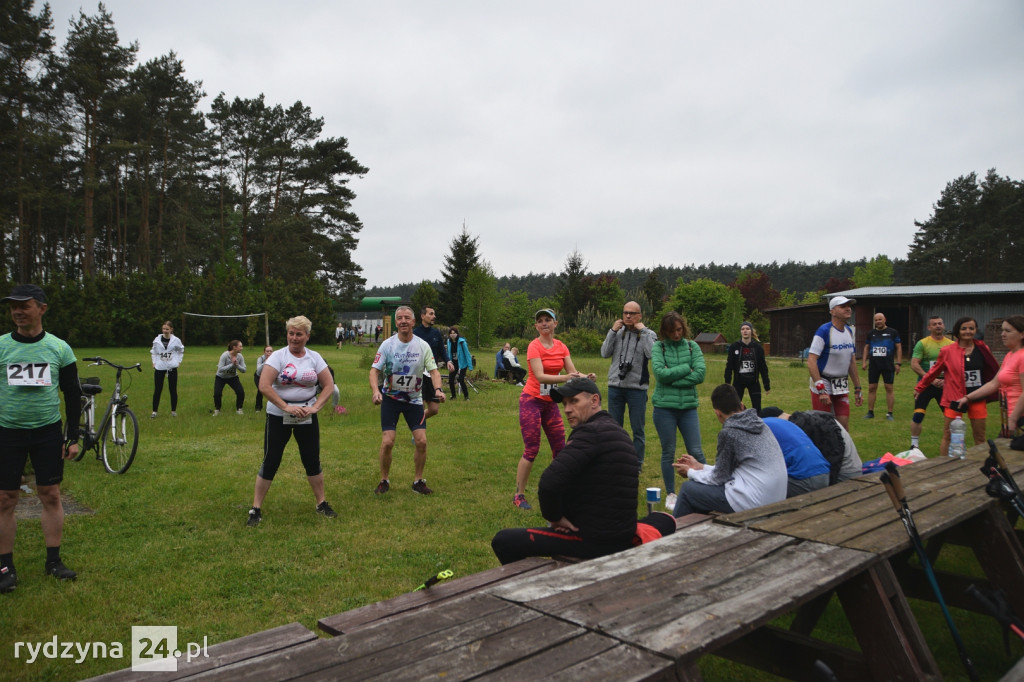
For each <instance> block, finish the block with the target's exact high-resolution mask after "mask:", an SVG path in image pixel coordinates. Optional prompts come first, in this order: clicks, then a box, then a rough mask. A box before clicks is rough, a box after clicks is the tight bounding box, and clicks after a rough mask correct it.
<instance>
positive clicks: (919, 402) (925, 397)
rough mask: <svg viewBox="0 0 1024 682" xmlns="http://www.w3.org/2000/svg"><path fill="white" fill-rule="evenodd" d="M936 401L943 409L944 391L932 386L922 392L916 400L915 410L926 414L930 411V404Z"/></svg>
mask: <svg viewBox="0 0 1024 682" xmlns="http://www.w3.org/2000/svg"><path fill="white" fill-rule="evenodd" d="M932 400H934V401H935V402H936V404H937V405H938V406H939V407H942V389H941V388H939V387H938V386H936V385H935V384H932V385H931V386H929V387H928V388H926V389H924V390H923V391H921V394H920V395H918V396H917V398H916V399H914V410H915V411H916V410H920V411H922V412H924V411H925V410H927V409H928V403H929V402H931V401H932Z"/></svg>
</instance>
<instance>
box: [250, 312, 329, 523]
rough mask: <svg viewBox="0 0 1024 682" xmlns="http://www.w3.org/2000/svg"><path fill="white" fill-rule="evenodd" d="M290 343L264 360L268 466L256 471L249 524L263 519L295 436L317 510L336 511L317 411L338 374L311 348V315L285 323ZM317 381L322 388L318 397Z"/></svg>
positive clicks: (262, 384) (262, 385)
mask: <svg viewBox="0 0 1024 682" xmlns="http://www.w3.org/2000/svg"><path fill="white" fill-rule="evenodd" d="M285 327H286V329H287V330H288V345H287V346H286V347H284V348H282V349H280V350H277V351H274V352H273V353H272V354H271V355H270V357H269V358H267V360H266V362H265V363H264V364H263V370H262V372H261V373H260V392H261V393H263V395H264V396H266V398H267V425H266V428H265V429H264V431H263V465H262V466H261V467H260V471H259V473H258V474H257V475H256V487H255V490H254V491H253V498H252V509H250V510H249V521H248V525H250V526H255V525H257V524H259V522H260V521H261V520H262V518H263V513H262V506H263V499H264V498H265V497H266V496H267V491H268V490H270V484H271V483H272V482H273V480H274V476H275V475H276V474H277V469H278V467H279V466H281V458H282V456H283V455H284V447H285V445H287V444H288V441H289V440H290V439H291V437H292V436H295V442H296V444H297V445H298V446H299V457H300V458H301V459H302V466H303V467H304V468H305V470H306V477H307V479H308V480H309V486H310V487H311V488H312V489H313V495H314V497H316V511H317V513H318V514H321V515H322V516H326V517H327V518H334V517H336V516H337V513H335V511H334V510H333V509H331V505H329V504H328V503H327V500H326V499H325V498H324V474H323V468H321V466H320V425H319V423H318V422H317V413H318V412H319V411H320V408H322V407H323V406H324V405H325V404H326V403H327V401H328V400H329V399H330V397H331V394H332V393H333V389H334V379H333V377H331V371H330V370H329V369H328V367H327V363H326V362H325V361H324V359H323V358H322V357H321V356H320V354H319V353H317V352H316V351H313V350H309V349H308V348H306V342H307V341H309V333H310V331H311V330H312V328H313V325H312V323H311V322H310V321H309V319H308V318H306V317H303V316H301V315H300V316H298V317H293V318H292V319H290V320H288V322H286V323H285ZM317 382H319V383H320V385H321V386H322V387H323V392H321V393H320V395H319V396H317V390H316V386H317Z"/></svg>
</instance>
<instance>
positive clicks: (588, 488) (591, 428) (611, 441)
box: [537, 410, 640, 547]
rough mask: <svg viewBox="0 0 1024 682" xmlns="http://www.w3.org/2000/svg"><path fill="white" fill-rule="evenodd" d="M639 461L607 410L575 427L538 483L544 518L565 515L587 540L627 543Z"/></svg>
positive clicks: (633, 515) (633, 518)
mask: <svg viewBox="0 0 1024 682" xmlns="http://www.w3.org/2000/svg"><path fill="white" fill-rule="evenodd" d="M639 489H640V465H639V463H638V462H637V458H636V451H635V450H634V449H633V439H632V438H630V436H629V434H628V433H626V432H625V430H623V428H622V427H621V426H619V425H618V424H617V423H616V422H615V420H614V419H612V416H611V415H610V414H608V412H606V411H605V410H601V411H599V412H596V413H595V414H594V415H593V416H591V417H590V419H588V420H587V421H585V422H583V423H582V424H580V425H578V426H577V427H576V428H575V429H573V431H572V434H571V435H570V436H569V441H568V442H567V443H566V444H565V447H564V448H562V451H561V452H559V453H558V457H556V458H555V459H554V460H553V461H552V462H551V465H550V466H549V467H548V468H547V469H545V470H544V473H543V474H542V475H541V477H540V483H539V484H538V486H537V498H538V500H539V501H540V510H541V513H542V514H543V515H544V518H545V519H547V520H548V521H558V520H559V519H561V518H562V517H563V516H564V517H565V518H567V519H569V520H570V521H571V522H572V523H573V525H574V526H576V527H577V528H579V529H580V534H581V535H582V536H583V538H584V539H585V540H593V541H595V542H605V543H609V544H618V543H621V544H623V546H624V547H629V546H631V544H632V542H633V536H634V534H635V533H636V501H637V495H638V491H639Z"/></svg>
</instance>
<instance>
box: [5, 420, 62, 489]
mask: <svg viewBox="0 0 1024 682" xmlns="http://www.w3.org/2000/svg"><path fill="white" fill-rule="evenodd" d="M0 453H2V454H0V490H17V489H19V488H20V487H21V476H22V474H23V473H25V462H26V461H27V460H28V459H31V460H32V468H33V469H34V470H35V472H36V485H57V484H58V483H60V482H61V481H63V480H64V429H62V428H61V424H60V422H59V421H57V422H54V423H53V424H50V425H49V426H41V427H39V428H38V429H6V428H3V427H0Z"/></svg>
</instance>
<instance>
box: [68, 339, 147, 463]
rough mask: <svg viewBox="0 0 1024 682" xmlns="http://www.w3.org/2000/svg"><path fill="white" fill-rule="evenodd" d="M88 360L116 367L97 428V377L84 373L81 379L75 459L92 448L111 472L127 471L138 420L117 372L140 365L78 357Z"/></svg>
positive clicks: (98, 382)
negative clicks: (80, 443) (129, 365)
mask: <svg viewBox="0 0 1024 682" xmlns="http://www.w3.org/2000/svg"><path fill="white" fill-rule="evenodd" d="M82 359H83V361H85V362H91V363H92V365H90V366H97V365H110V366H111V367H113V368H115V369H116V370H117V376H116V377H115V379H114V392H113V393H112V394H111V395H110V402H109V403H108V404H107V411H106V413H105V414H104V415H103V421H102V422H101V423H100V425H99V428H98V429H95V430H93V427H94V426H95V424H96V396H97V395H99V394H100V393H102V392H103V388H102V387H100V380H99V377H87V378H85V379H82V380H81V386H82V420H81V424H80V430H81V437H82V447H81V448H80V449H79V451H78V456H77V457H75V461H76V462H77V461H78V460H80V459H82V457H83V456H84V455H85V451H86V450H89V449H94V450H95V451H96V459H98V460H100V461H101V462H103V467H104V468H105V469H106V470H107V471H108V472H109V473H112V474H123V473H124V472H126V471H128V467H130V466H131V465H132V461H133V460H134V459H135V451H136V450H137V449H138V447H139V420H138V419H137V418H136V417H135V413H133V412H132V411H131V409H129V407H128V394H127V393H122V392H121V372H123V371H125V370H128V371H131V370H133V369H137V370H139V372H140V373H141V372H142V365H141V364H140V363H135V364H134V365H132V366H131V367H122V366H121V365H117V364H115V363H113V362H110V361H109V360H104V359H103V358H100V357H95V358H82Z"/></svg>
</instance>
